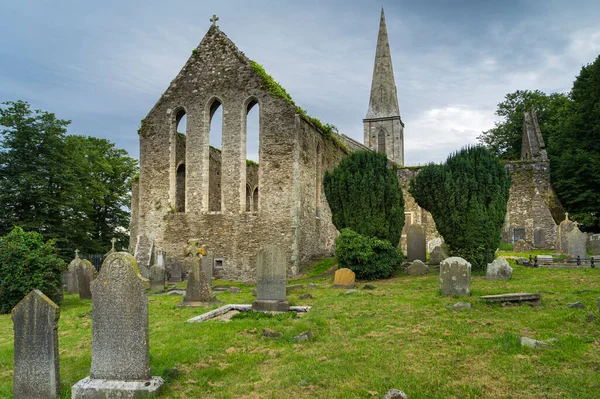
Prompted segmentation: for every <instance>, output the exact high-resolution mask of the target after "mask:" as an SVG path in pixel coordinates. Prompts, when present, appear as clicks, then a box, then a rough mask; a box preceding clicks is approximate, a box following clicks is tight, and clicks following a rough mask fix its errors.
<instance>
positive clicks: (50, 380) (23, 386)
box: [11, 290, 60, 399]
mask: <svg viewBox="0 0 600 399" xmlns="http://www.w3.org/2000/svg"><path fill="white" fill-rule="evenodd" d="M11 317H12V321H13V329H14V348H15V350H14V374H13V397H14V398H15V399H55V398H58V397H60V372H59V362H58V319H59V317H60V309H59V307H58V306H57V305H56V304H55V303H54V302H52V301H51V300H50V298H48V297H47V296H46V295H44V294H43V293H42V292H41V291H39V290H33V291H31V292H30V293H29V294H28V295H27V296H26V297H25V298H23V299H22V300H21V302H19V303H18V304H17V305H16V306H15V307H14V308H13V310H12V312H11Z"/></svg>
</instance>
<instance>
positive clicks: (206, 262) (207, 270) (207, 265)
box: [201, 253, 214, 287]
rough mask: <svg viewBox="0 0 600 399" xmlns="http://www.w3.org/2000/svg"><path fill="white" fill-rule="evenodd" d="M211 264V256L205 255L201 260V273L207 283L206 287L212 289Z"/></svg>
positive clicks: (212, 260)
mask: <svg viewBox="0 0 600 399" xmlns="http://www.w3.org/2000/svg"><path fill="white" fill-rule="evenodd" d="M213 262H214V258H213V256H212V255H211V254H209V253H207V254H206V255H204V256H203V257H202V259H201V264H202V271H203V272H204V275H205V276H206V280H207V281H208V285H210V286H211V287H212V279H213Z"/></svg>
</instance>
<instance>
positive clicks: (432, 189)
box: [409, 146, 510, 270]
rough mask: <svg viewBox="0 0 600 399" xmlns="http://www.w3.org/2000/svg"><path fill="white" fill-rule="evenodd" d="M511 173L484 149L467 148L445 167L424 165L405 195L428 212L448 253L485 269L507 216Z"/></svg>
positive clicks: (455, 155) (496, 245) (491, 259)
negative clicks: (412, 198) (408, 193)
mask: <svg viewBox="0 0 600 399" xmlns="http://www.w3.org/2000/svg"><path fill="white" fill-rule="evenodd" d="M509 190H510V175H509V172H508V170H507V169H506V168H505V166H504V165H503V164H502V162H501V161H500V160H499V159H498V158H496V157H495V156H494V155H493V154H492V153H491V152H490V151H489V150H487V149H486V148H484V147H483V146H475V147H467V148H463V149H462V150H460V151H458V152H456V153H454V154H452V155H450V156H449V157H448V159H447V160H446V163H444V164H429V165H427V166H425V167H424V168H423V169H421V171H420V172H419V174H418V175H417V176H416V177H415V178H414V179H413V180H412V181H411V182H410V187H409V191H410V193H411V194H412V196H413V197H414V199H415V200H416V201H417V203H418V204H419V206H420V207H421V208H423V209H426V210H427V211H429V212H430V213H431V215H432V217H433V219H434V221H435V225H436V226H437V229H438V231H439V232H440V234H441V235H442V236H443V237H444V240H445V242H446V244H447V246H448V249H449V252H450V254H451V255H453V256H460V257H462V258H465V259H466V260H468V261H469V262H470V263H471V265H472V266H473V269H474V270H484V269H485V267H486V265H487V263H489V262H492V261H493V260H494V252H495V251H496V249H497V248H498V244H499V243H500V231H501V229H502V225H503V224H504V217H505V215H506V204H507V202H508V195H509Z"/></svg>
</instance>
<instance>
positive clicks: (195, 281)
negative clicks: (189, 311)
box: [177, 239, 217, 307]
mask: <svg viewBox="0 0 600 399" xmlns="http://www.w3.org/2000/svg"><path fill="white" fill-rule="evenodd" d="M188 245H189V246H188V247H186V253H187V254H188V255H190V260H191V270H190V273H189V274H188V280H187V288H186V291H185V296H184V297H183V301H181V302H180V303H179V304H178V305H177V306H178V307H182V306H206V305H212V304H214V303H216V302H217V297H216V296H215V294H214V293H213V292H212V289H211V288H210V284H209V283H208V279H207V277H206V275H205V274H204V272H203V271H202V270H201V269H200V267H201V265H200V264H201V261H202V257H203V255H205V254H206V251H205V249H204V247H202V248H198V240H196V239H191V240H188Z"/></svg>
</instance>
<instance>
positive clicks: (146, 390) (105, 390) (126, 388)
mask: <svg viewBox="0 0 600 399" xmlns="http://www.w3.org/2000/svg"><path fill="white" fill-rule="evenodd" d="M164 383H165V380H163V379H162V378H161V377H152V379H150V380H148V381H119V380H98V379H94V378H90V377H85V378H84V379H83V380H81V381H79V382H78V383H77V384H75V385H73V387H72V388H71V397H72V398H73V399H108V398H119V399H135V398H150V397H154V396H156V395H157V394H158V391H159V390H160V388H161V386H162V385H163V384H164Z"/></svg>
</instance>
